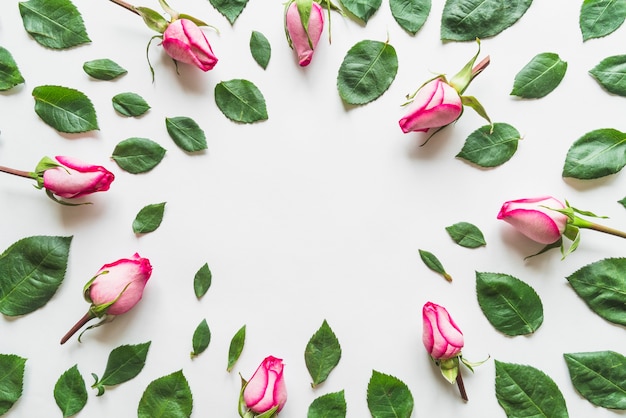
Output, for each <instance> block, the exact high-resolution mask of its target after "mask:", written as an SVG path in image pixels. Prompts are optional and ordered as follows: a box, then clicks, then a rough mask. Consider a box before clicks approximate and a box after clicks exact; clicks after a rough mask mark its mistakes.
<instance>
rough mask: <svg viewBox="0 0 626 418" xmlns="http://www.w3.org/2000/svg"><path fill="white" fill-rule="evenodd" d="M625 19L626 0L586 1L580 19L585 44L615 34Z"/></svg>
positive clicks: (581, 9)
mask: <svg viewBox="0 0 626 418" xmlns="http://www.w3.org/2000/svg"><path fill="white" fill-rule="evenodd" d="M624 19H626V0H584V1H583V5H582V7H581V8H580V19H579V24H580V31H581V32H582V35H583V42H584V41H587V40H589V39H592V38H602V37H604V36H606V35H608V34H610V33H613V32H614V31H615V30H616V29H617V28H619V27H620V26H622V23H624Z"/></svg>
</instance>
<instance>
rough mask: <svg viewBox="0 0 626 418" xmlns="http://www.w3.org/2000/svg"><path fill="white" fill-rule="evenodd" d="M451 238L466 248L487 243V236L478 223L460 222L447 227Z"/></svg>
mask: <svg viewBox="0 0 626 418" xmlns="http://www.w3.org/2000/svg"><path fill="white" fill-rule="evenodd" d="M446 231H448V234H449V235H450V238H452V239H453V240H454V242H456V243H457V244H459V245H460V246H462V247H466V248H478V247H482V246H484V245H487V242H485V237H484V235H483V233H482V231H481V230H480V229H478V227H477V226H476V225H473V224H471V223H469V222H458V223H455V224H454V225H450V226H447V227H446Z"/></svg>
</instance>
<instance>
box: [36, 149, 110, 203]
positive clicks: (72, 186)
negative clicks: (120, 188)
mask: <svg viewBox="0 0 626 418" xmlns="http://www.w3.org/2000/svg"><path fill="white" fill-rule="evenodd" d="M54 158H55V159H56V160H57V161H58V162H59V164H60V165H59V164H55V166H54V167H50V168H47V169H45V170H43V172H42V173H41V174H39V173H38V175H39V176H41V178H42V179H43V181H42V183H41V185H42V186H43V188H45V189H46V190H47V191H49V192H51V193H52V194H55V195H57V196H59V197H63V198H65V199H74V198H76V197H80V196H84V195H86V194H90V193H95V192H104V191H106V190H109V187H110V186H111V183H112V182H113V180H114V179H115V176H114V175H113V173H111V172H110V171H108V170H107V169H106V168H104V167H102V166H99V165H90V164H86V163H83V162H82V161H80V160H78V159H76V158H71V157H62V156H56V157H54ZM53 164H54V163H53Z"/></svg>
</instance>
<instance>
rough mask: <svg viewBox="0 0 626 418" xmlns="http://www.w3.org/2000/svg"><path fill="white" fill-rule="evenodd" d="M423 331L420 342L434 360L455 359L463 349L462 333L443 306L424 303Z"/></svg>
mask: <svg viewBox="0 0 626 418" xmlns="http://www.w3.org/2000/svg"><path fill="white" fill-rule="evenodd" d="M422 319H423V321H424V329H423V334H422V341H423V342H424V347H426V351H428V354H430V356H431V357H432V358H433V359H435V360H446V359H450V358H452V357H456V356H458V355H459V354H460V353H461V349H462V348H463V343H464V341H463V333H462V332H461V330H460V329H459V327H458V326H457V325H456V324H455V323H454V321H453V320H452V318H451V317H450V314H449V313H448V311H447V310H446V308H444V307H443V306H439V305H437V304H435V303H432V302H426V304H425V305H424V307H423V308H422Z"/></svg>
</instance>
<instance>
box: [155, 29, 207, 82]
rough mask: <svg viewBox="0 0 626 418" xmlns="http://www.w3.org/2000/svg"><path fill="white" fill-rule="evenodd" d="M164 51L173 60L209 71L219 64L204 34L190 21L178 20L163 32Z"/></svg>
mask: <svg viewBox="0 0 626 418" xmlns="http://www.w3.org/2000/svg"><path fill="white" fill-rule="evenodd" d="M162 45H163V49H165V52H167V55H169V56H170V57H172V59H174V60H176V61H180V62H184V63H186V64H192V65H195V66H196V67H198V68H200V69H201V70H202V71H209V70H211V69H213V67H215V64H217V57H216V56H215V55H214V54H213V50H212V49H211V45H210V44H209V41H208V40H207V38H206V36H205V35H204V32H202V29H200V28H199V27H198V26H197V25H196V24H195V23H193V22H192V21H191V20H188V19H177V20H175V21H173V22H172V23H170V24H169V25H168V26H167V29H165V32H163V43H162Z"/></svg>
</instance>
